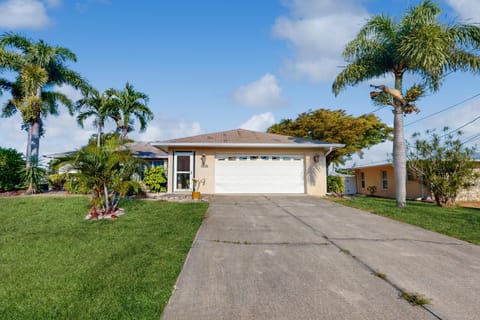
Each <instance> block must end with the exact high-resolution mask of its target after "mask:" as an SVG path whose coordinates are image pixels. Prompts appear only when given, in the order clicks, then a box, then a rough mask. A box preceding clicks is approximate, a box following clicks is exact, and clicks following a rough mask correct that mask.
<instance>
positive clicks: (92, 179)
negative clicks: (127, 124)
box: [55, 136, 144, 218]
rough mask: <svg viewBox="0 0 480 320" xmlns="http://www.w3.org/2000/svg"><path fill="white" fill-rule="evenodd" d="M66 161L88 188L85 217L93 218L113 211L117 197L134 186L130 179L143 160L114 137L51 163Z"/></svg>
mask: <svg viewBox="0 0 480 320" xmlns="http://www.w3.org/2000/svg"><path fill="white" fill-rule="evenodd" d="M67 164H68V165H70V166H71V168H72V169H74V170H76V171H77V173H75V176H76V178H77V179H78V182H79V183H80V185H81V186H82V187H83V188H86V189H87V190H91V191H92V193H91V194H92V196H91V209H90V213H89V218H96V217H99V216H100V217H102V216H105V215H109V214H114V213H115V212H116V210H117V209H118V208H117V206H118V203H119V201H120V197H121V196H124V195H125V194H126V193H127V191H128V190H129V188H130V187H132V186H133V187H134V186H135V184H137V185H138V183H135V182H133V181H132V179H131V178H132V176H133V174H134V173H137V174H139V173H140V170H141V168H142V164H144V161H142V160H141V159H138V158H135V157H134V156H133V154H132V152H131V151H130V150H128V149H127V148H123V147H122V145H121V143H120V141H119V137H118V136H117V137H112V138H110V139H107V140H106V141H105V143H104V145H103V146H101V147H98V146H96V145H95V144H89V145H87V146H85V147H83V148H82V149H80V150H78V151H77V152H74V153H72V154H69V155H67V156H66V157H64V158H61V159H59V160H58V161H56V163H55V166H56V167H57V168H58V167H62V166H65V165H67Z"/></svg>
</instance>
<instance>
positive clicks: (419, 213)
mask: <svg viewBox="0 0 480 320" xmlns="http://www.w3.org/2000/svg"><path fill="white" fill-rule="evenodd" d="M332 200H333V201H335V202H338V203H341V204H343V205H346V206H349V207H354V208H358V209H362V210H365V211H369V212H371V213H375V214H378V215H381V216H384V217H388V218H391V219H394V220H398V221H402V222H406V223H410V224H413V225H416V226H419V227H422V228H424V229H428V230H432V231H435V232H438V233H442V234H445V235H447V236H451V237H454V238H457V239H461V240H465V241H468V242H471V243H474V244H480V210H479V209H474V208H461V207H456V208H440V207H437V206H436V205H434V204H431V203H424V202H418V201H408V202H407V207H406V208H405V209H399V208H397V207H396V203H395V200H392V199H382V198H374V197H355V198H354V199H338V198H336V199H332Z"/></svg>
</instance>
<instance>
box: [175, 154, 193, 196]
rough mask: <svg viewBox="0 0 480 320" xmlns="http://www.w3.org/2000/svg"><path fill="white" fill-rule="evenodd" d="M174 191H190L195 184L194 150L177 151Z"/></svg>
mask: <svg viewBox="0 0 480 320" xmlns="http://www.w3.org/2000/svg"><path fill="white" fill-rule="evenodd" d="M173 172H174V179H175V181H174V184H173V191H190V190H192V187H193V184H192V179H193V152H175V153H174V159H173Z"/></svg>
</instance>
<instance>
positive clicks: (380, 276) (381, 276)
mask: <svg viewBox="0 0 480 320" xmlns="http://www.w3.org/2000/svg"><path fill="white" fill-rule="evenodd" d="M373 275H374V276H376V277H379V278H380V279H383V280H385V279H387V275H386V274H385V273H382V272H379V271H374V272H373Z"/></svg>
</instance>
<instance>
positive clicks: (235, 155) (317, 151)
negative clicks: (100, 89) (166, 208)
mask: <svg viewBox="0 0 480 320" xmlns="http://www.w3.org/2000/svg"><path fill="white" fill-rule="evenodd" d="M152 145H154V146H155V147H158V148H162V149H164V150H166V151H167V152H168V163H169V164H171V165H169V166H168V174H167V177H168V192H181V191H191V190H192V187H193V179H197V180H202V181H205V185H204V186H201V189H200V191H202V192H203V193H209V194H214V193H305V194H310V195H316V196H322V195H324V194H325V193H326V175H327V172H326V165H325V156H326V155H327V154H328V153H329V152H331V151H332V150H334V149H335V148H341V147H343V145H342V144H334V143H328V142H322V141H317V140H309V139H300V138H296V137H289V136H284V135H278V134H271V133H264V132H256V131H250V130H244V129H235V130H230V131H223V132H216V133H210V134H202V135H198V136H193V137H186V138H180V139H173V140H167V141H157V142H152Z"/></svg>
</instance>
